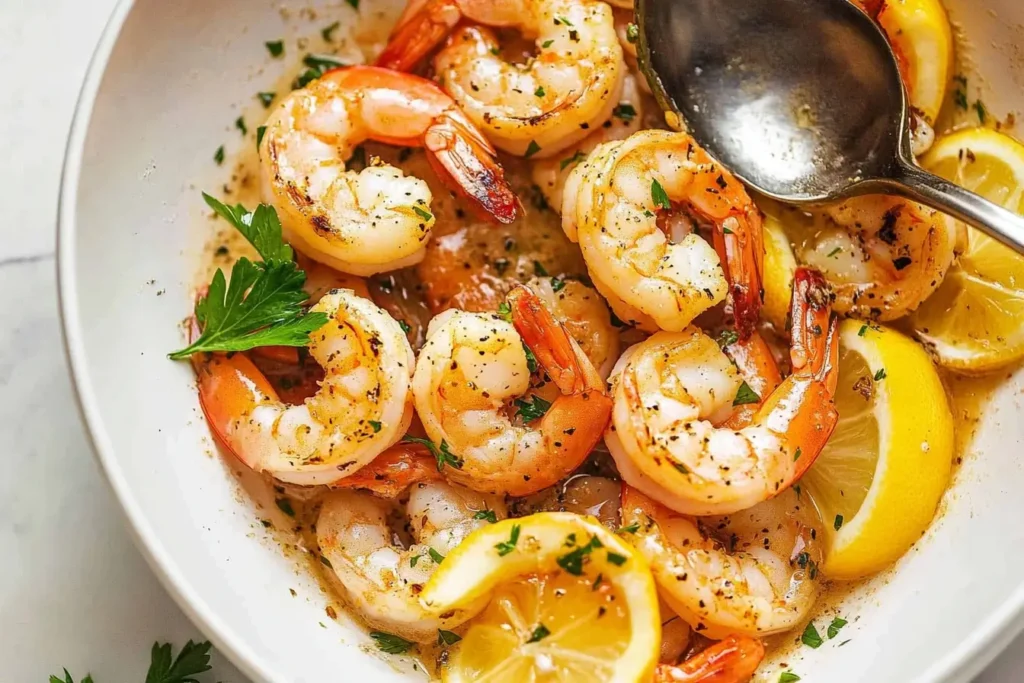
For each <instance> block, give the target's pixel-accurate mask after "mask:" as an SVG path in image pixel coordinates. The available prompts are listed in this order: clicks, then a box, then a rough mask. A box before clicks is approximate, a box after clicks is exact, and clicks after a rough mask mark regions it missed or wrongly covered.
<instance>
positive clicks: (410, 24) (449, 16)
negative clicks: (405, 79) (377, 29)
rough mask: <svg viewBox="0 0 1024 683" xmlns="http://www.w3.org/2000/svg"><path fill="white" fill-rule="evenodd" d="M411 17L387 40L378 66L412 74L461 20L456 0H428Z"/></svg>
mask: <svg viewBox="0 0 1024 683" xmlns="http://www.w3.org/2000/svg"><path fill="white" fill-rule="evenodd" d="M421 5H422V7H420V8H419V9H418V11H414V12H413V13H412V14H410V15H409V16H408V17H403V21H400V22H399V24H398V26H397V28H396V29H395V30H394V31H393V32H392V33H391V36H390V37H389V38H388V44H387V46H386V47H385V48H384V51H383V52H381V53H380V56H379V57H377V62H376V64H377V66H381V67H384V68H385V69H393V70H394V71H410V70H412V69H413V68H415V67H416V65H417V64H419V63H420V61H421V60H422V59H423V58H424V57H426V56H427V55H428V54H429V53H430V52H431V51H432V50H433V49H434V48H436V47H437V46H438V45H440V44H441V42H442V41H443V40H444V39H445V38H446V37H447V36H448V34H449V33H451V31H452V29H454V28H455V25H456V24H458V23H459V21H460V20H461V19H462V10H461V9H459V3H458V2H457V0H427V2H426V3H421Z"/></svg>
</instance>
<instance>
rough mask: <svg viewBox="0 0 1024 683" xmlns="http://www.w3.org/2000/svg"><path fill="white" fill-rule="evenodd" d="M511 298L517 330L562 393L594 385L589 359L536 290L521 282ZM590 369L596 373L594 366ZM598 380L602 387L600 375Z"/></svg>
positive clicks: (509, 298) (513, 319)
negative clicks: (589, 368)
mask: <svg viewBox="0 0 1024 683" xmlns="http://www.w3.org/2000/svg"><path fill="white" fill-rule="evenodd" d="M508 302H509V304H510V306H511V308H512V324H513V325H515V327H516V331H517V332H519V335H520V336H521V337H522V338H523V341H524V342H525V343H526V345H527V346H528V347H529V348H530V351H532V352H533V354H534V355H535V356H536V357H537V361H538V362H539V363H540V365H541V367H543V368H544V370H545V372H547V373H548V375H549V376H550V377H551V380H552V381H553V382H554V383H555V384H556V385H558V388H559V389H561V391H562V393H563V394H572V393H578V392H580V391H583V390H585V389H586V388H588V385H589V388H595V387H594V385H595V382H594V378H593V377H587V376H586V375H587V368H588V367H590V361H589V359H587V357H586V356H585V355H584V354H583V351H582V350H581V349H580V348H579V346H578V345H577V344H576V342H575V341H574V340H573V338H572V337H571V336H570V335H569V333H568V332H567V331H566V330H565V328H564V327H563V326H562V325H561V324H559V323H558V322H557V321H556V320H555V319H554V317H553V316H552V315H551V313H550V312H549V311H548V309H547V308H546V307H545V306H544V304H543V303H542V302H541V300H540V298H539V297H538V296H537V295H536V294H534V293H533V292H532V291H530V289H529V288H528V287H525V286H523V285H519V286H518V287H516V288H515V289H513V290H512V291H511V292H509V294H508ZM591 372H592V373H593V374H596V372H595V371H593V369H592V368H591ZM596 384H597V388H598V389H599V390H602V391H603V389H604V382H603V381H601V379H600V377H597V382H596Z"/></svg>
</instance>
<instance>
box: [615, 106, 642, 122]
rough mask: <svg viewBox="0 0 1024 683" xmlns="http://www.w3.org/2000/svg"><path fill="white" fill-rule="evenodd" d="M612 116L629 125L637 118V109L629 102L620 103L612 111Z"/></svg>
mask: <svg viewBox="0 0 1024 683" xmlns="http://www.w3.org/2000/svg"><path fill="white" fill-rule="evenodd" d="M612 116H614V117H615V118H617V119H622V120H623V121H625V122H626V123H629V122H630V121H632V120H633V119H635V118H636V108H635V107H634V106H633V105H632V104H630V103H629V102H620V103H619V104H618V105H616V107H615V109H612Z"/></svg>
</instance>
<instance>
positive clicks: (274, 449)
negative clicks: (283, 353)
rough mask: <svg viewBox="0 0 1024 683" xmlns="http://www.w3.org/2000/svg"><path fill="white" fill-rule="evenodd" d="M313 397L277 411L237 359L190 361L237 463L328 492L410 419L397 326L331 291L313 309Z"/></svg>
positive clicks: (249, 367) (256, 376)
mask: <svg viewBox="0 0 1024 683" xmlns="http://www.w3.org/2000/svg"><path fill="white" fill-rule="evenodd" d="M312 311H313V312H320V313H324V314H326V315H327V318H328V321H327V323H326V324H325V325H324V326H323V327H322V328H320V329H319V330H318V331H316V332H314V333H312V334H311V335H310V340H309V354H310V356H311V357H312V358H313V359H314V360H316V361H317V362H318V363H319V364H320V365H321V366H322V367H323V369H324V372H325V377H324V380H323V382H321V384H320V390H319V391H318V392H317V393H316V394H315V395H313V396H311V397H310V398H308V399H306V400H305V401H304V402H303V403H302V404H300V405H287V404H285V403H283V402H282V401H281V400H280V399H279V398H278V395H277V392H275V391H274V389H273V387H272V386H271V385H270V382H269V381H268V380H267V378H266V377H265V376H264V375H263V374H262V373H261V372H260V371H259V370H258V369H257V368H256V366H255V365H254V364H253V362H252V361H251V360H249V358H248V357H247V356H246V355H245V354H240V353H236V354H193V356H192V358H193V364H194V365H195V369H196V375H197V377H198V386H199V399H200V403H201V404H202V407H203V412H204V413H206V418H207V421H208V422H209V424H210V427H211V428H212V430H213V432H214V433H215V434H216V435H217V437H218V438H219V440H220V441H221V442H222V443H223V444H224V445H225V446H226V447H227V449H228V450H229V451H231V453H233V454H234V455H235V456H236V457H237V458H238V459H239V460H241V461H242V462H243V463H244V464H245V465H247V466H248V467H250V468H252V469H253V470H255V471H257V472H267V473H268V474H270V475H272V476H274V477H275V478H277V479H279V480H281V481H285V482H288V483H292V484H300V485H305V486H314V485H319V484H330V483H333V482H335V481H337V480H339V479H342V478H343V477H346V476H348V475H350V474H352V473H354V472H356V471H357V470H358V469H359V468H361V467H362V466H364V465H366V464H367V463H368V462H370V461H371V460H373V459H374V458H375V457H376V456H377V455H378V454H380V453H381V452H383V451H384V450H386V449H387V448H388V447H389V446H391V445H392V444H394V443H395V442H396V441H398V440H399V439H400V438H401V437H402V435H404V434H405V432H406V431H407V430H408V428H409V424H410V422H411V421H412V417H413V405H412V394H411V391H410V383H411V380H412V371H413V365H414V362H415V359H414V358H413V352H412V348H411V347H410V346H409V341H408V339H406V336H405V333H404V332H402V328H401V327H400V326H399V325H398V323H397V322H396V321H395V320H394V319H393V318H391V317H390V316H389V315H388V314H387V313H385V312H384V311H383V310H381V309H380V308H378V307H377V306H376V305H374V304H373V302H371V301H369V300H368V299H364V298H362V297H360V296H357V295H356V294H355V293H354V292H352V291H349V290H334V291H332V292H330V293H328V294H327V295H326V296H324V297H323V298H322V299H320V301H319V302H318V303H317V304H316V305H315V306H313V308H312Z"/></svg>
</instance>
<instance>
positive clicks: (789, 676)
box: [779, 671, 800, 683]
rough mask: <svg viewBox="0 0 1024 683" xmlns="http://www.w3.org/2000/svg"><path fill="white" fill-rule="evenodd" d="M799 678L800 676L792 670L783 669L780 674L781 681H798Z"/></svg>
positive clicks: (788, 682) (793, 682)
mask: <svg viewBox="0 0 1024 683" xmlns="http://www.w3.org/2000/svg"><path fill="white" fill-rule="evenodd" d="M799 680H800V677H799V676H797V675H796V674H795V673H793V672H792V671H783V672H782V673H781V674H779V683H796V682H797V681H799Z"/></svg>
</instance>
